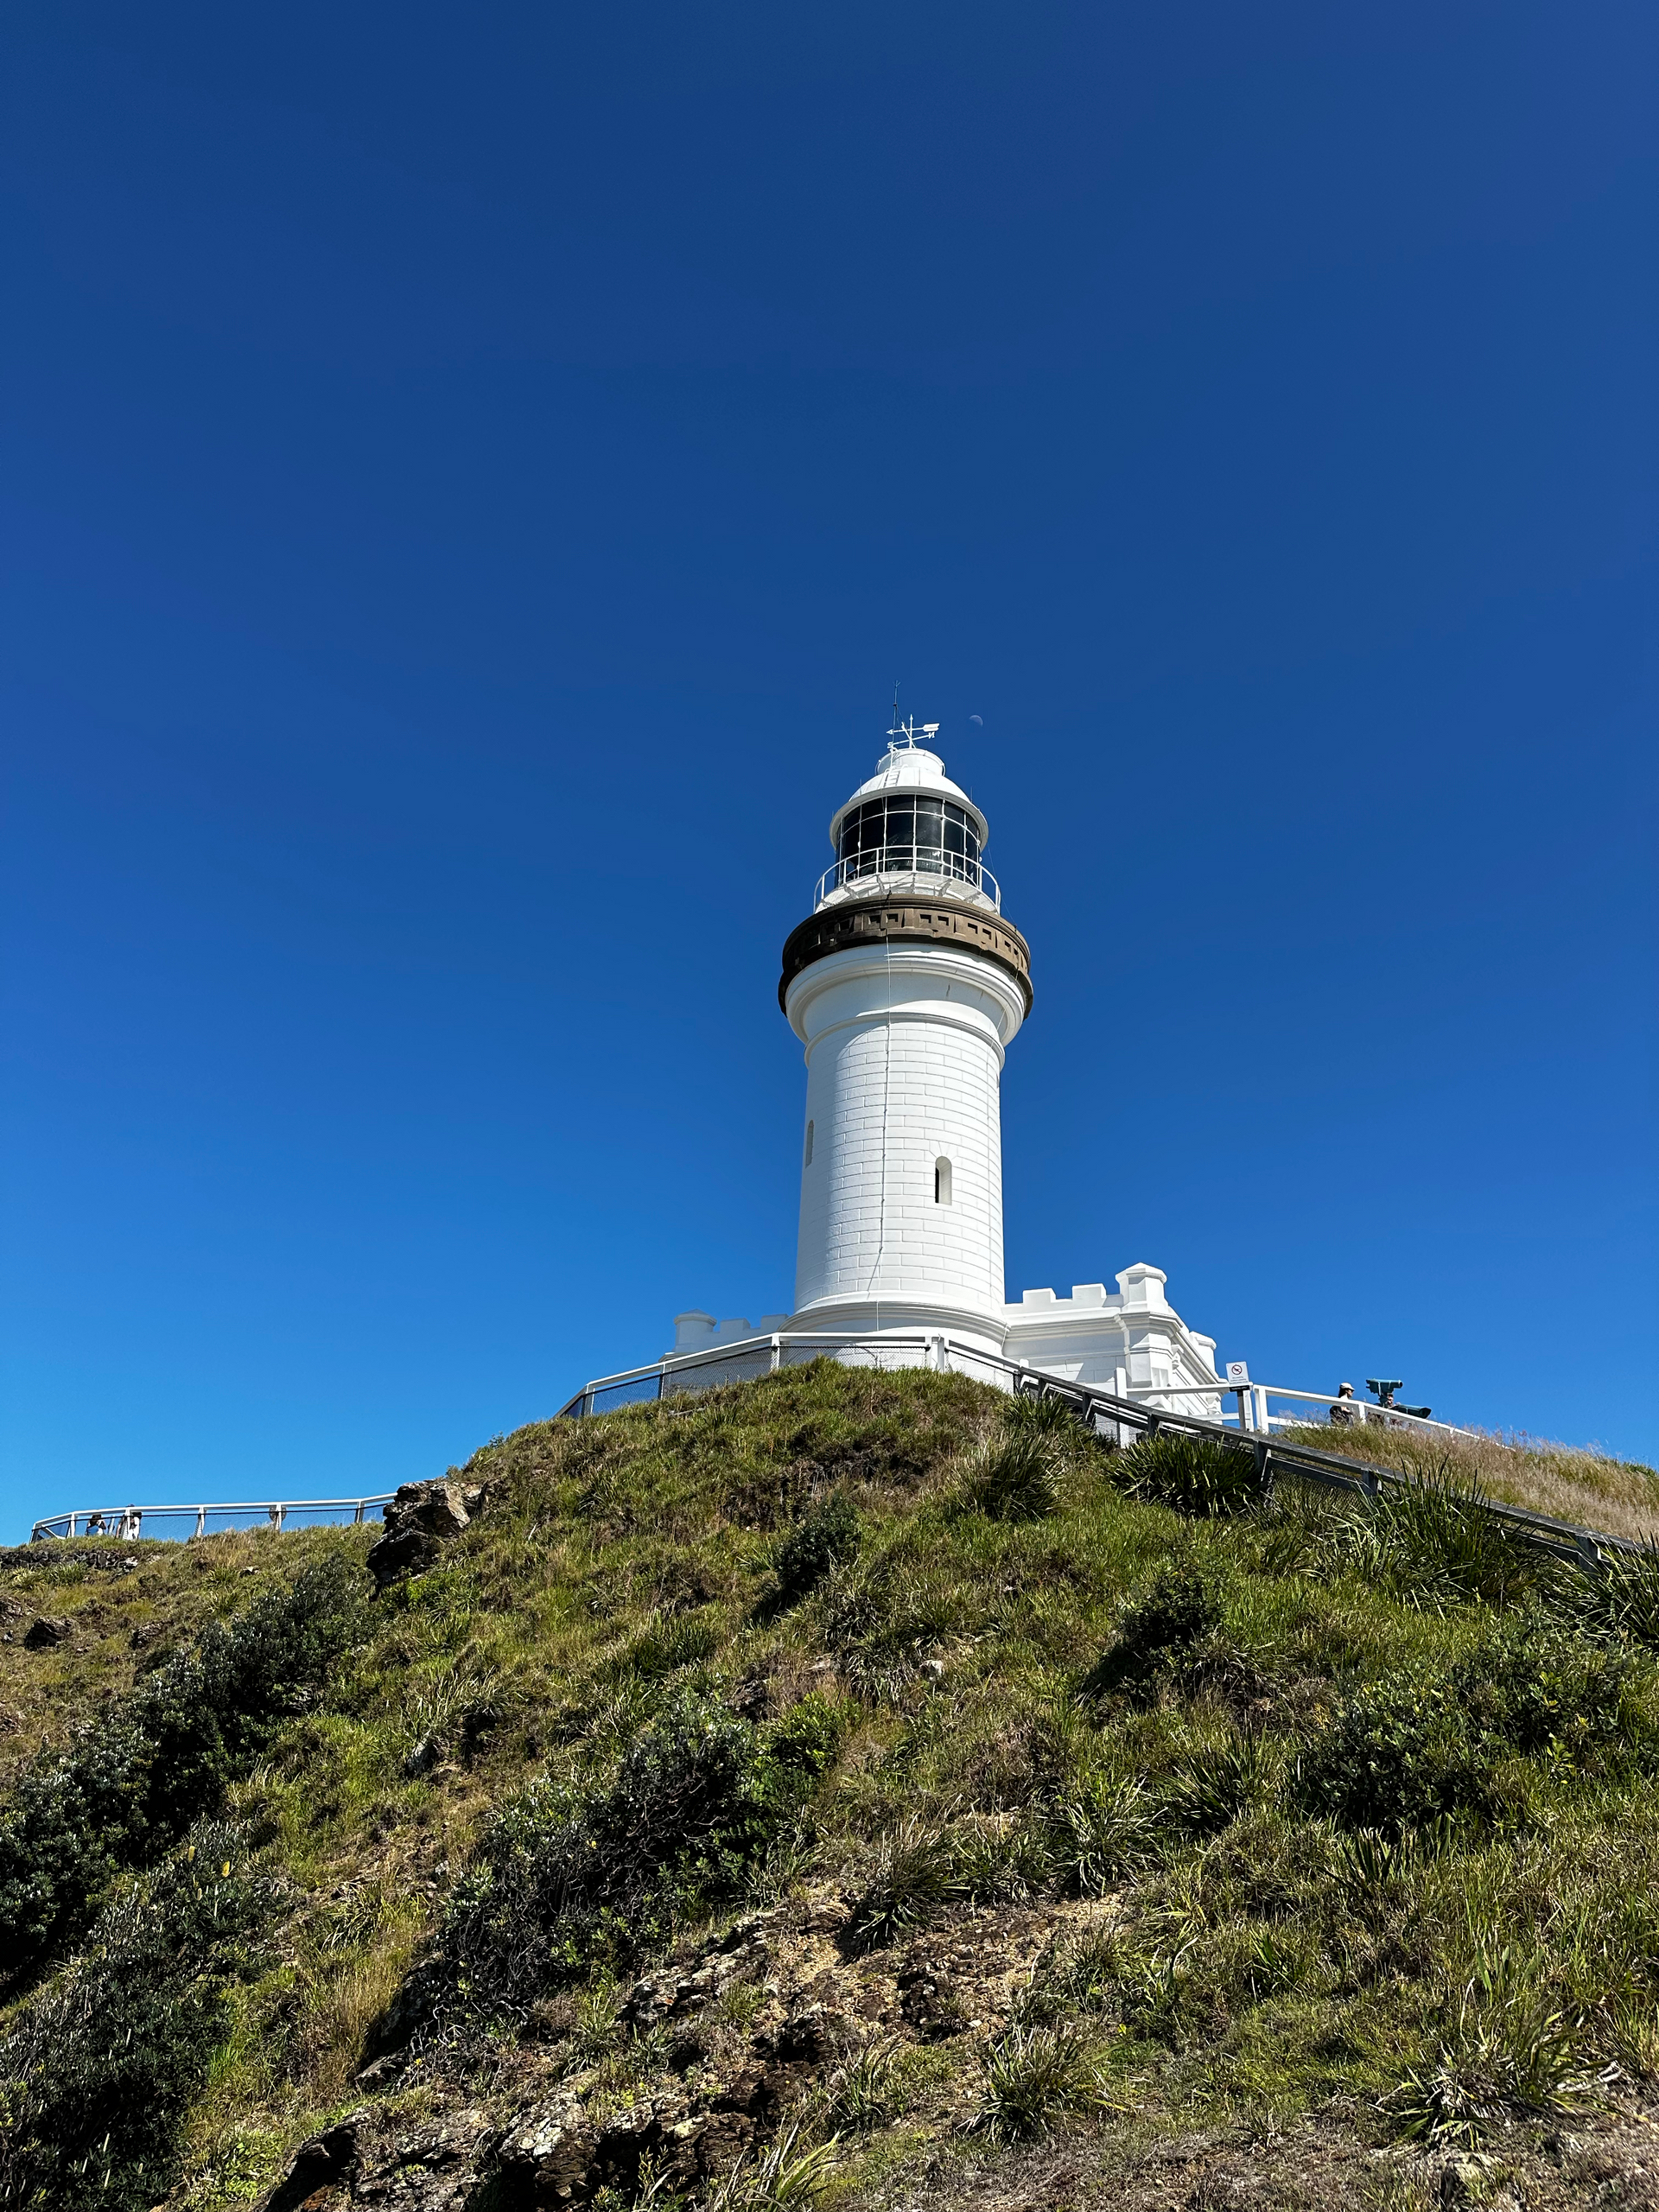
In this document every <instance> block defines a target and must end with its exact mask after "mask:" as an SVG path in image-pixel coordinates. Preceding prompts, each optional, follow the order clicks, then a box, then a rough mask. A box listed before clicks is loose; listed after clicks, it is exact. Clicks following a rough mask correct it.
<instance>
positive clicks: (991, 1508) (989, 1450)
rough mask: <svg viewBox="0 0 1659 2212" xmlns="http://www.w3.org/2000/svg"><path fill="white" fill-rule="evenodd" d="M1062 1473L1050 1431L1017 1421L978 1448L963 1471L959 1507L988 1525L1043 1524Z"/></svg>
mask: <svg viewBox="0 0 1659 2212" xmlns="http://www.w3.org/2000/svg"><path fill="white" fill-rule="evenodd" d="M1026 1402H1027V1403H1029V1402H1032V1401H1026ZM1036 1402H1037V1403H1041V1401H1036ZM1073 1426H1075V1424H1073ZM1061 1471H1062V1452H1061V1448H1060V1446H1059V1445H1058V1443H1057V1441H1056V1439H1055V1436H1054V1434H1053V1432H1052V1429H1051V1428H1049V1427H1043V1426H1041V1425H1039V1423H1038V1422H1036V1421H1016V1422H1015V1423H1014V1425H1013V1426H1011V1427H1002V1428H1001V1429H1000V1430H997V1431H995V1432H994V1433H992V1434H991V1435H990V1436H988V1437H987V1438H986V1439H985V1440H984V1441H983V1442H982V1443H981V1444H979V1445H977V1446H976V1447H975V1448H974V1450H973V1452H971V1453H970V1454H969V1459H968V1462H967V1465H965V1466H964V1468H963V1473H962V1483H961V1488H960V1491H959V1493H958V1503H959V1504H960V1505H961V1507H962V1508H963V1510H966V1511H969V1512H974V1513H982V1514H983V1515H984V1516H986V1518H987V1519H988V1520H990V1521H1042V1520H1046V1518H1047V1517H1048V1516H1049V1515H1050V1514H1052V1513H1055V1512H1057V1511H1058V1510H1059V1504H1060V1484H1061Z"/></svg>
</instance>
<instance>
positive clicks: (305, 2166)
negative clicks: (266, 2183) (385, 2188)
mask: <svg viewBox="0 0 1659 2212" xmlns="http://www.w3.org/2000/svg"><path fill="white" fill-rule="evenodd" d="M366 2117H367V2115H366V2113H362V2112H353V2113H347V2114H346V2117H345V2119H344V2120H336V2121H335V2122H334V2126H332V2127H327V2128H325V2129H324V2130H323V2132H322V2133H321V2135H314V2136H312V2138H311V2139H310V2140H309V2141H308V2142H306V2143H302V2144H301V2145H300V2147H299V2149H298V2150H297V2151H296V2152H295V2153H294V2155H293V2157H292V2158H290V2159H289V2162H288V2166H287V2169H286V2171H284V2173H283V2177H282V2179H281V2180H280V2181H279V2182H278V2183H277V2186H276V2187H275V2188H274V2189H271V2190H267V2191H266V2192H265V2194H264V2196H262V2197H261V2198H260V2200H259V2202H258V2205H257V2207H256V2212H296V2207H298V2206H299V2205H302V2204H303V2203H304V2202H305V2201H306V2199H307V2197H308V2196H314V2195H315V2193H316V2191H317V2190H320V2189H328V2188H331V2187H332V2186H333V2185H334V2183H336V2182H340V2181H344V2180H345V2179H346V2177H347V2175H349V2174H350V2173H351V2171H352V2170H353V2167H354V2166H355V2165H356V2164H357V2139H358V2130H359V2128H360V2127H361V2126H362V2125H363V2122H364V2120H365V2118H366Z"/></svg>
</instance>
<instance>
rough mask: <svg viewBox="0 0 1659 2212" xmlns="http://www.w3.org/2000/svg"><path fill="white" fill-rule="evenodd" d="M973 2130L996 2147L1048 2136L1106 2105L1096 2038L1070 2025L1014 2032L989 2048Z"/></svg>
mask: <svg viewBox="0 0 1659 2212" xmlns="http://www.w3.org/2000/svg"><path fill="white" fill-rule="evenodd" d="M981 2063H982V2067H983V2069H984V2082H983V2087H982V2092H981V2095H980V2101H979V2104H978V2107H977V2108H976V2111H975V2113H974V2116H973V2120H972V2122H971V2125H972V2126H974V2127H976V2128H977V2129H978V2130H980V2131H981V2132H982V2133H984V2134H986V2135H988V2136H989V2137H990V2138H991V2139H992V2141H993V2142H997V2143H1020V2142H1026V2141H1027V2140H1029V2139H1031V2138H1032V2137H1033V2136H1037V2135H1046V2134H1047V2133H1049V2132H1050V2131H1051V2129H1052V2128H1055V2127H1058V2126H1060V2125H1061V2124H1062V2123H1063V2122H1065V2120H1074V2119H1078V2118H1081V2117H1082V2116H1084V2114H1086V2113H1091V2112H1096V2111H1098V2110H1099V2109H1100V2107H1102V2106H1103V2104H1105V2103H1106V2102H1107V2101H1108V2099H1107V2095H1106V2091H1105V2088H1104V2084H1103V2080H1102V2075H1101V2066H1100V2061H1099V2056H1098V2050H1097V2045H1096V2041H1095V2038H1094V2037H1092V2036H1090V2035H1089V2034H1088V2033H1086V2032H1085V2031H1084V2030H1083V2029H1081V2028H1078V2027H1075V2026H1072V2025H1071V2024H1060V2025H1058V2026H1056V2027H1052V2028H1042V2027H1039V2028H1026V2027H1014V2028H1010V2029H1009V2030H1008V2031H1007V2033H1006V2034H1004V2035H1001V2036H999V2037H997V2038H996V2039H995V2042H993V2043H989V2044H987V2045H986V2047H985V2052H984V2056H983V2058H982V2062H981Z"/></svg>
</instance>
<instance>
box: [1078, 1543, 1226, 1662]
mask: <svg viewBox="0 0 1659 2212" xmlns="http://www.w3.org/2000/svg"><path fill="white" fill-rule="evenodd" d="M1222 1591H1223V1585H1222V1583H1221V1580H1220V1578H1219V1577H1218V1576H1217V1574H1216V1573H1215V1572H1214V1571H1213V1569H1211V1568H1210V1567H1207V1566H1205V1565H1203V1564H1201V1563H1200V1562H1198V1560H1193V1559H1191V1558H1187V1559H1181V1560H1173V1561H1171V1562H1170V1564H1168V1565H1167V1566H1166V1567H1162V1568H1160V1571H1159V1573H1158V1574H1157V1576H1156V1578H1155V1579H1154V1581H1153V1583H1152V1585H1151V1587H1150V1588H1149V1589H1148V1590H1147V1592H1146V1594H1145V1596H1144V1597H1142V1598H1141V1599H1139V1600H1138V1601H1137V1602H1136V1603H1135V1605H1131V1606H1130V1608H1129V1610H1128V1612H1127V1613H1125V1615H1124V1616H1123V1623H1122V1627H1121V1628H1120V1629H1119V1630H1118V1632H1117V1639H1116V1643H1113V1645H1112V1646H1111V1648H1110V1649H1109V1650H1108V1651H1107V1652H1106V1653H1105V1654H1104V1655H1103V1656H1102V1658H1101V1659H1100V1661H1099V1662H1098V1663H1097V1664H1096V1666H1095V1667H1094V1669H1092V1670H1091V1671H1090V1674H1088V1675H1086V1676H1085V1677H1084V1681H1083V1684H1082V1694H1083V1695H1084V1696H1085V1697H1099V1696H1103V1695H1105V1694H1109V1692H1111V1691H1113V1690H1116V1689H1120V1688H1128V1689H1144V1688H1147V1687H1148V1686H1149V1685H1150V1684H1151V1682H1152V1681H1154V1679H1155V1677H1156V1676H1157V1675H1158V1674H1159V1673H1160V1671H1161V1670H1163V1669H1164V1668H1165V1667H1166V1662H1168V1661H1169V1660H1170V1659H1171V1658H1172V1657H1173V1656H1177V1655H1179V1654H1181V1653H1183V1652H1186V1651H1189V1650H1190V1649H1192V1647H1193V1646H1194V1645H1195V1644H1197V1643H1199V1642H1200V1641H1201V1639H1203V1638H1205V1637H1209V1636H1211V1634H1213V1632H1214V1631H1215V1630H1217V1628H1219V1626H1220V1625H1221V1620H1222V1614H1223V1610H1224V1606H1223V1596H1222Z"/></svg>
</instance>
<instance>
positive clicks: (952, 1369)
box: [560, 1329, 1473, 1436]
mask: <svg viewBox="0 0 1659 2212" xmlns="http://www.w3.org/2000/svg"><path fill="white" fill-rule="evenodd" d="M826 1356H827V1357H830V1358H832V1359H836V1360H837V1361H839V1362H841V1363H842V1364H843V1365H854V1366H868V1367H879V1368H899V1367H928V1368H933V1369H936V1370H938V1371H939V1372H940V1373H942V1374H944V1373H955V1374H959V1375H975V1376H978V1377H979V1378H980V1379H981V1380H982V1381H983V1382H987V1383H997V1384H999V1385H1000V1386H1001V1388H1002V1389H1014V1387H1016V1385H1017V1384H1018V1383H1019V1382H1020V1379H1021V1377H1023V1376H1044V1375H1045V1370H1041V1369H1037V1368H1033V1367H1032V1366H1031V1364H1030V1363H1029V1362H1028V1361H1026V1360H1019V1359H1005V1358H1002V1357H999V1355H997V1354H996V1353H995V1352H988V1351H982V1349H981V1348H980V1347H979V1346H978V1345H977V1344H966V1343H963V1340H962V1339H961V1338H957V1337H953V1336H950V1335H949V1334H948V1333H946V1332H943V1331H939V1330H933V1329H928V1330H912V1331H908V1332H905V1331H899V1330H893V1331H889V1332H886V1333H884V1334H883V1335H881V1336H879V1337H872V1336H863V1335H860V1334H858V1333H857V1332H855V1331H851V1330H841V1329H819V1330H802V1331H799V1332H797V1331H794V1330H789V1331H782V1330H779V1331H777V1332H773V1333H772V1335H770V1336H753V1337H740V1338H734V1340H733V1341H732V1342H731V1343H730V1344H711V1345H704V1346H703V1347H702V1349H701V1350H700V1351H693V1352H681V1353H678V1354H671V1355H670V1356H669V1357H667V1358H666V1359H658V1360H652V1362H651V1363H650V1364H649V1365H648V1366H645V1367H630V1368H625V1369H624V1370H622V1371H621V1373H620V1374H617V1375H603V1376H599V1377H597V1378H596V1379H595V1380H594V1382H591V1383H584V1384H583V1385H582V1389H580V1390H578V1391H577V1393H576V1395H575V1397H574V1398H572V1399H571V1400H570V1402H569V1404H568V1405H566V1406H563V1407H562V1408H561V1409H560V1410H561V1412H562V1413H563V1414H572V1415H580V1414H591V1413H606V1412H608V1411H609V1410H610V1409H611V1408H613V1407H615V1406H622V1405H627V1404H630V1403H633V1402H638V1401H639V1400H640V1399H644V1398H672V1397H677V1396H679V1395H682V1394H683V1393H684V1392H686V1391H690V1390H710V1389H717V1388H718V1387H719V1386H720V1385H721V1384H722V1383H747V1382H752V1381H753V1379H754V1378H755V1377H756V1376H760V1375H767V1374H771V1373H773V1372H774V1371H775V1370H777V1369H779V1368H780V1367H795V1366H799V1365H801V1364H803V1363H805V1362H806V1361H808V1360H813V1359H820V1358H823V1357H826ZM1046 1379H1047V1380H1049V1381H1052V1382H1056V1383H1071V1382H1072V1380H1073V1378H1071V1377H1070V1376H1061V1375H1055V1376H1046ZM1076 1387H1078V1388H1083V1387H1085V1386H1083V1385H1081V1384H1079V1385H1077V1386H1076ZM1087 1387H1090V1388H1093V1386H1087ZM1095 1395H1096V1396H1100V1395H1103V1386H1102V1387H1101V1389H1096V1391H1095ZM1121 1395H1123V1396H1125V1397H1127V1398H1128V1399H1130V1400H1132V1401H1133V1402H1135V1403H1136V1404H1137V1405H1143V1406H1146V1407H1147V1408H1152V1409H1154V1410H1163V1411H1166V1412H1169V1413H1180V1412H1183V1411H1190V1412H1192V1413H1193V1414H1199V1415H1201V1416H1202V1417H1204V1418H1205V1419H1207V1420H1210V1421H1220V1422H1221V1423H1223V1424H1224V1426H1226V1427H1232V1428H1236V1429H1240V1430H1242V1431H1243V1432H1244V1433H1246V1434H1250V1435H1263V1436H1268V1435H1272V1434H1273V1433H1274V1432H1275V1431H1276V1430H1283V1429H1287V1428H1296V1427H1306V1425H1307V1424H1308V1423H1310V1422H1318V1421H1320V1419H1321V1417H1322V1416H1323V1418H1325V1420H1328V1421H1331V1423H1332V1426H1333V1427H1338V1428H1340V1427H1347V1426H1355V1427H1357V1425H1358V1424H1359V1423H1360V1422H1361V1421H1369V1422H1370V1423H1371V1424H1373V1425H1374V1426H1380V1427H1388V1428H1400V1429H1411V1430H1419V1431H1421V1432H1423V1433H1438V1434H1440V1435H1441V1436H1468V1435H1471V1434H1472V1433H1473V1432H1472V1431H1471V1430H1469V1429H1466V1428H1453V1427H1452V1426H1451V1425H1450V1424H1449V1423H1448V1422H1446V1421H1427V1420H1425V1419H1423V1418H1422V1417H1421V1416H1420V1415H1418V1414H1406V1413H1402V1412H1400V1411H1399V1409H1398V1408H1396V1407H1393V1406H1377V1405H1370V1404H1368V1403H1367V1402H1365V1401H1363V1400H1362V1399H1358V1398H1344V1397H1341V1396H1340V1395H1338V1393H1337V1392H1336V1391H1335V1390H1291V1389H1281V1387H1280V1386H1279V1385H1278V1384H1277V1383H1246V1384H1243V1385H1242V1386H1234V1385H1232V1384H1230V1383H1227V1382H1226V1381H1225V1379H1224V1377H1222V1376H1216V1377H1215V1378H1214V1379H1213V1380H1212V1381H1207V1382H1204V1383H1131V1384H1130V1385H1129V1386H1128V1389H1127V1390H1126V1391H1125V1392H1123V1393H1122V1394H1121ZM1287 1408H1289V1410H1287Z"/></svg>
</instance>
